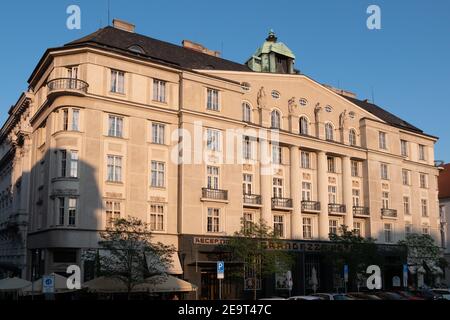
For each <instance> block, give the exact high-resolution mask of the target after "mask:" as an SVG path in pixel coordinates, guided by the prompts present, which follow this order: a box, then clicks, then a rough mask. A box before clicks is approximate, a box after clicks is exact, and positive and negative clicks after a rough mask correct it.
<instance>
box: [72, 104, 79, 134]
mask: <svg viewBox="0 0 450 320" xmlns="http://www.w3.org/2000/svg"><path fill="white" fill-rule="evenodd" d="M72 131H80V110H78V109H73V110H72Z"/></svg>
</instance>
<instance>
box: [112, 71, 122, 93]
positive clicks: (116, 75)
mask: <svg viewBox="0 0 450 320" xmlns="http://www.w3.org/2000/svg"><path fill="white" fill-rule="evenodd" d="M124 84H125V73H124V72H122V71H117V70H111V92H114V93H122V94H123V93H125V86H124Z"/></svg>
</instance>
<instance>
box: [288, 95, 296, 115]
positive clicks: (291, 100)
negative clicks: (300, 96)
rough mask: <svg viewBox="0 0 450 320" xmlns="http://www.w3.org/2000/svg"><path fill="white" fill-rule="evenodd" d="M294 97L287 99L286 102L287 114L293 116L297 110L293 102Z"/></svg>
mask: <svg viewBox="0 0 450 320" xmlns="http://www.w3.org/2000/svg"><path fill="white" fill-rule="evenodd" d="M295 100H296V99H295V97H292V98H291V99H289V101H288V108H289V113H290V114H293V113H295V112H296V111H297V110H298V105H297V103H296V101H295Z"/></svg>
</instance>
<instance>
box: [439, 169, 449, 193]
mask: <svg viewBox="0 0 450 320" xmlns="http://www.w3.org/2000/svg"><path fill="white" fill-rule="evenodd" d="M442 167H443V168H444V170H442V171H441V172H440V173H439V199H443V198H450V163H447V164H444V165H443V166H442Z"/></svg>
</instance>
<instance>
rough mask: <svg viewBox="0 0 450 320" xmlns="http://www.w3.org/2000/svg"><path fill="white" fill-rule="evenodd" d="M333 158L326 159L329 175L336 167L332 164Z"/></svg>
mask: <svg viewBox="0 0 450 320" xmlns="http://www.w3.org/2000/svg"><path fill="white" fill-rule="evenodd" d="M334 162H335V161H334V158H333V157H327V167H328V172H330V173H335V172H336V166H335V163H334Z"/></svg>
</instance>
